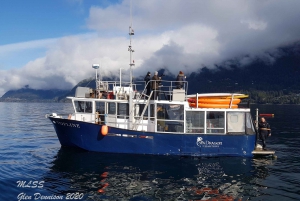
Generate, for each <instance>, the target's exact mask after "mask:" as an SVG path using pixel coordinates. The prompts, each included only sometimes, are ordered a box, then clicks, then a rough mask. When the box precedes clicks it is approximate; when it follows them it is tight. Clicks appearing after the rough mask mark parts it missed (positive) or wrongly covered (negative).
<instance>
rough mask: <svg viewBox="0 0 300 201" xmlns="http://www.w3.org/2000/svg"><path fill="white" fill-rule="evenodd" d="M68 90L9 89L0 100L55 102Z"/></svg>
mask: <svg viewBox="0 0 300 201" xmlns="http://www.w3.org/2000/svg"><path fill="white" fill-rule="evenodd" d="M68 91H69V90H59V89H51V90H42V89H30V88H22V89H18V90H10V91H8V92H6V93H5V94H4V95H3V96H2V97H1V98H0V101H1V102H29V101H30V102H57V101H58V98H59V97H61V96H64V95H65V94H66V93H67V92H68Z"/></svg>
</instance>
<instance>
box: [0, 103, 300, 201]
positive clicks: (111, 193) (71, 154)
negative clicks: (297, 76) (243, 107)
mask: <svg viewBox="0 0 300 201" xmlns="http://www.w3.org/2000/svg"><path fill="white" fill-rule="evenodd" d="M251 107H252V108H253V109H254V108H256V107H258V108H259V109H260V112H261V113H274V114H275V118H273V119H267V121H268V122H269V123H270V125H271V128H272V137H271V138H269V139H268V144H267V145H268V147H269V148H271V149H274V150H275V151H276V155H277V156H278V158H277V160H273V159H272V158H242V157H222V158H192V157H188V158H180V157H172V156H144V155H122V154H119V155H118V154H101V153H92V152H85V151H80V150H77V149H61V148H60V144H59V141H58V139H57V138H56V134H55V131H54V128H53V126H52V124H51V123H50V121H49V120H48V119H46V118H45V114H47V113H48V114H49V113H52V112H58V113H64V114H69V113H71V112H72V108H71V107H70V104H68V103H0V111H1V115H0V128H1V129H0V150H1V155H0V190H1V191H0V200H61V199H62V200H67V199H68V198H69V199H70V200H132V201H135V200H189V201H190V200H201V199H202V200H263V201H265V200H300V174H299V166H300V158H299V152H300V148H299V143H300V139H299V137H298V136H299V133H300V124H299V121H300V113H299V111H300V106H298V105H276V106H272V105H259V106H256V105H252V106H251ZM253 113H254V111H253ZM18 182H26V183H23V185H21V184H20V183H18ZM18 184H19V186H18ZM34 195H35V196H34ZM55 196H56V197H55Z"/></svg>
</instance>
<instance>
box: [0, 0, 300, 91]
mask: <svg viewBox="0 0 300 201" xmlns="http://www.w3.org/2000/svg"><path fill="white" fill-rule="evenodd" d="M129 2H130V1H129V0H125V1H122V2H120V3H116V4H112V5H110V6H106V7H105V8H103V7H97V6H92V7H91V8H90V14H89V17H88V18H87V19H86V27H87V28H88V29H89V32H88V33H87V34H86V35H75V36H66V37H63V38H59V39H49V40H48V39H45V40H41V41H29V42H25V43H20V44H11V45H7V46H0V53H1V54H8V53H10V54H12V53H14V52H18V50H20V49H22V50H27V49H30V48H31V49H32V48H33V49H35V48H41V47H43V48H46V50H47V51H46V52H45V54H44V55H43V56H40V57H38V58H35V59H32V60H30V61H28V62H27V63H26V65H24V66H23V67H22V68H19V69H13V70H2V71H1V75H0V86H1V90H2V92H4V91H5V90H9V89H17V88H20V87H22V86H24V85H26V84H29V86H30V87H32V88H64V89H67V88H71V87H72V86H74V85H75V84H77V83H78V82H79V81H81V80H82V79H85V78H87V77H90V76H93V75H94V70H93V69H92V67H91V66H92V64H93V63H100V65H101V68H100V71H101V74H103V75H104V74H107V75H108V74H111V73H113V74H115V75H118V74H119V69H120V68H123V69H124V70H123V72H124V74H125V75H124V76H125V77H127V78H128V77H129V73H128V69H129V52H128V51H127V48H128V45H129V37H128V27H129V24H130V16H129V10H130V9H129V8H130V3H129ZM82 3H84V2H82ZM299 8H300V1H298V0H289V1H281V0H272V1H270V0H262V1H258V0H253V1H252V0H228V1H219V0H210V1H199V0H188V1H181V0H173V1H172V2H169V1H161V0H150V1H135V0H133V4H132V14H133V17H132V25H133V28H134V30H135V35H134V36H133V41H132V45H133V49H134V50H135V52H134V60H135V64H136V66H135V68H134V75H135V76H139V75H144V74H146V72H148V71H155V70H157V69H160V68H166V69H168V72H170V73H172V74H177V73H178V71H179V70H183V71H185V73H186V74H188V73H191V72H193V71H196V70H198V69H199V68H202V67H203V66H206V67H209V68H214V67H215V65H230V64H232V63H234V64H237V65H240V66H245V65H249V64H251V62H253V61H255V60H257V59H260V60H262V61H264V62H266V63H270V64H271V63H273V62H275V61H276V58H278V57H280V56H281V55H282V53H281V52H280V51H279V49H278V48H280V47H282V46H286V45H290V44H293V43H295V42H297V41H299V39H300V37H299V32H300V26H299V25H298V19H299V18H300V12H298V10H299ZM91 31H92V33H91ZM0 93H1V91H0Z"/></svg>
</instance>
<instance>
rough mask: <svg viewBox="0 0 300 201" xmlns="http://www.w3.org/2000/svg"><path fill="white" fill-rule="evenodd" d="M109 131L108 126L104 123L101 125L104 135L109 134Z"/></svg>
mask: <svg viewBox="0 0 300 201" xmlns="http://www.w3.org/2000/svg"><path fill="white" fill-rule="evenodd" d="M107 133H108V126H106V125H102V127H101V134H102V135H107Z"/></svg>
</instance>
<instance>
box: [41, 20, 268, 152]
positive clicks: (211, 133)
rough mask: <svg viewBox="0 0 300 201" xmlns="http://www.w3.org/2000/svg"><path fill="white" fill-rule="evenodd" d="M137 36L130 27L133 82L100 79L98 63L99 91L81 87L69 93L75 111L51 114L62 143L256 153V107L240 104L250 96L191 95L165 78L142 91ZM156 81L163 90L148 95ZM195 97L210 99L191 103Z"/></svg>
mask: <svg viewBox="0 0 300 201" xmlns="http://www.w3.org/2000/svg"><path fill="white" fill-rule="evenodd" d="M133 35H134V32H133V29H132V27H131V26H130V27H129V36H130V44H129V48H128V50H129V52H130V64H129V66H130V81H129V82H124V81H121V78H120V81H103V80H101V79H100V76H98V78H97V74H98V73H97V72H98V69H99V65H98V64H93V65H92V67H93V68H94V69H95V70H96V79H95V80H96V82H95V85H96V87H95V89H92V88H88V87H77V89H76V92H75V96H72V97H67V98H68V99H70V100H71V102H72V106H73V108H74V113H73V114H69V115H67V116H65V115H61V114H59V113H52V114H49V115H46V116H47V117H48V118H49V119H50V121H51V122H52V124H53V126H54V129H55V131H56V133H57V137H58V139H59V141H60V144H61V146H63V147H77V148H81V149H84V150H87V151H93V152H103V153H123V154H149V155H179V156H247V157H252V156H253V155H254V154H255V152H253V151H255V150H256V145H257V132H256V129H255V126H254V124H253V119H252V117H251V114H250V113H251V111H250V108H248V107H242V106H240V105H239V103H240V100H241V99H243V98H246V97H248V96H247V95H246V94H240V93H206V94H199V93H196V94H188V81H184V86H183V88H182V89H177V88H176V86H177V85H176V81H168V80H163V79H161V80H159V81H154V80H151V81H150V82H148V83H144V85H145V86H144V87H143V88H142V89H139V86H140V83H134V82H132V67H133V66H134V65H135V64H134V61H133V59H132V53H133V49H132V46H131V37H132V36H133ZM154 82H159V86H160V87H159V90H153V91H151V94H150V95H147V94H146V89H147V85H148V84H151V83H154ZM158 92H159V95H156V96H154V94H156V93H157V94H158ZM154 97H155V98H154ZM192 99H194V100H202V99H203V100H206V102H203V103H202V102H201V101H199V102H200V103H199V102H198V101H195V102H194V103H191V100H192ZM213 99H216V100H217V101H219V102H218V103H212V102H211V101H212V100H213ZM224 100H225V102H224V103H220V101H221V102H222V101H224ZM233 103H234V104H233ZM214 104H216V105H214ZM260 153H263V151H261V152H260Z"/></svg>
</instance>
